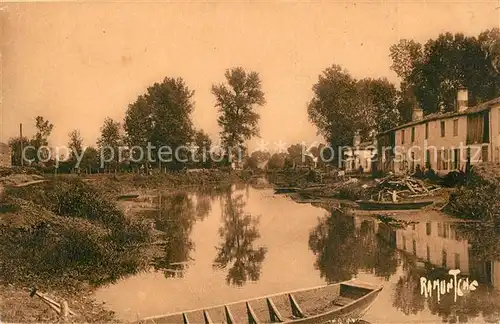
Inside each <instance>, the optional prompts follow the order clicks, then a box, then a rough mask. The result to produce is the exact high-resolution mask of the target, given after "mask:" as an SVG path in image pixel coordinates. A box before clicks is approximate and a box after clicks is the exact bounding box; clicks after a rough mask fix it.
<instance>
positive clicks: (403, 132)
mask: <svg viewBox="0 0 500 324" xmlns="http://www.w3.org/2000/svg"><path fill="white" fill-rule="evenodd" d="M404 143H405V130H404V129H403V130H402V131H401V144H404Z"/></svg>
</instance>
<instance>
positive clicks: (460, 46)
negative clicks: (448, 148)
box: [390, 30, 500, 113]
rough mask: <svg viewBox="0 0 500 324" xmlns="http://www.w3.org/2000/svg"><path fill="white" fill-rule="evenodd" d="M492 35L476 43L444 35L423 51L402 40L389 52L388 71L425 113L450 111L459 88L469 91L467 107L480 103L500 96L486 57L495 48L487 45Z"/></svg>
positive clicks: (495, 75) (492, 57)
mask: <svg viewBox="0 0 500 324" xmlns="http://www.w3.org/2000/svg"><path fill="white" fill-rule="evenodd" d="M495 35H496V34H495V31H494V30H493V32H491V31H487V32H485V33H483V34H481V35H480V37H479V39H478V38H476V37H467V36H464V35H463V34H455V35H453V34H451V33H445V34H440V35H439V36H438V37H437V38H436V39H430V40H428V41H427V42H426V44H425V45H424V46H423V49H421V48H422V46H421V45H420V44H418V43H416V42H414V41H410V40H402V41H400V42H399V43H398V44H396V45H393V46H392V47H391V48H390V51H391V58H392V60H393V65H392V69H393V70H394V71H395V72H396V73H397V74H398V76H400V77H401V78H402V81H404V84H405V85H406V86H407V87H410V88H412V91H413V93H414V94H415V96H416V99H417V100H418V104H419V105H420V106H421V108H422V109H424V112H425V113H433V112H437V111H440V110H442V111H453V110H454V109H455V99H456V91H457V90H458V88H460V87H465V88H467V89H469V91H470V100H471V104H475V103H480V102H484V101H487V100H490V99H493V98H495V97H498V96H500V74H499V73H497V72H496V71H495V66H496V63H495V62H496V61H495V57H496V56H495V55H489V54H490V53H493V52H494V48H495V45H492V46H490V45H491V44H494V43H495V41H493V40H494V39H495V37H496V36H495ZM488 44H489V45H488ZM488 51H490V52H488ZM402 90H405V89H402Z"/></svg>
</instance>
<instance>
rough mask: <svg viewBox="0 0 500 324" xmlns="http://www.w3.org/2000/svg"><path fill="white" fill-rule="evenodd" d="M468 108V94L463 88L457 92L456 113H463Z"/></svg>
mask: <svg viewBox="0 0 500 324" xmlns="http://www.w3.org/2000/svg"><path fill="white" fill-rule="evenodd" d="M467 108H469V92H468V91H467V89H465V88H460V89H458V91H457V112H463V111H465V110H466V109H467Z"/></svg>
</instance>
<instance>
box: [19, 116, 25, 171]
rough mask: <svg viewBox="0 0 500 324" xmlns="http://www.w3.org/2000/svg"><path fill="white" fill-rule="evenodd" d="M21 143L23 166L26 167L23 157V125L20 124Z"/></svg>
mask: <svg viewBox="0 0 500 324" xmlns="http://www.w3.org/2000/svg"><path fill="white" fill-rule="evenodd" d="M19 143H20V144H21V166H24V156H23V150H24V148H23V124H22V123H21V124H19Z"/></svg>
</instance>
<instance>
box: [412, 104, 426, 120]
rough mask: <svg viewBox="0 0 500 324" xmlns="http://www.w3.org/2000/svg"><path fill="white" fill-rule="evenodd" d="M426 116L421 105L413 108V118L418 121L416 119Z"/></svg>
mask: <svg viewBox="0 0 500 324" xmlns="http://www.w3.org/2000/svg"><path fill="white" fill-rule="evenodd" d="M422 118H424V110H423V109H422V108H419V107H416V106H415V107H413V110H412V112H411V120H412V121H416V120H421V119H422Z"/></svg>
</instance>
